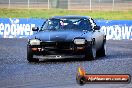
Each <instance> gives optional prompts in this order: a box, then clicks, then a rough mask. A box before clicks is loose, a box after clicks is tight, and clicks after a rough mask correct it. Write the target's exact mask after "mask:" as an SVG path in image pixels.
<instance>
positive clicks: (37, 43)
mask: <svg viewBox="0 0 132 88" xmlns="http://www.w3.org/2000/svg"><path fill="white" fill-rule="evenodd" d="M40 42H41V41H40V40H38V39H31V40H30V41H29V44H30V45H40Z"/></svg>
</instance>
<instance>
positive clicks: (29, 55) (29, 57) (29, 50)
mask: <svg viewBox="0 0 132 88" xmlns="http://www.w3.org/2000/svg"><path fill="white" fill-rule="evenodd" d="M27 60H28V62H38V61H39V60H38V59H36V58H33V51H32V49H31V48H30V47H28V46H27Z"/></svg>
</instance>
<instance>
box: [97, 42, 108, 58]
mask: <svg viewBox="0 0 132 88" xmlns="http://www.w3.org/2000/svg"><path fill="white" fill-rule="evenodd" d="M97 56H98V57H104V56H106V40H104V41H103V44H102V46H101V48H100V49H99V50H98V51H97Z"/></svg>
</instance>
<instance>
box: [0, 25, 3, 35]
mask: <svg viewBox="0 0 132 88" xmlns="http://www.w3.org/2000/svg"><path fill="white" fill-rule="evenodd" d="M3 31H4V24H3V23H1V24H0V35H3Z"/></svg>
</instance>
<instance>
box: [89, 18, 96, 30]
mask: <svg viewBox="0 0 132 88" xmlns="http://www.w3.org/2000/svg"><path fill="white" fill-rule="evenodd" d="M89 21H90V23H91V26H92V29H93V28H94V27H95V26H96V23H95V22H94V20H93V19H92V18H89Z"/></svg>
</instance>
